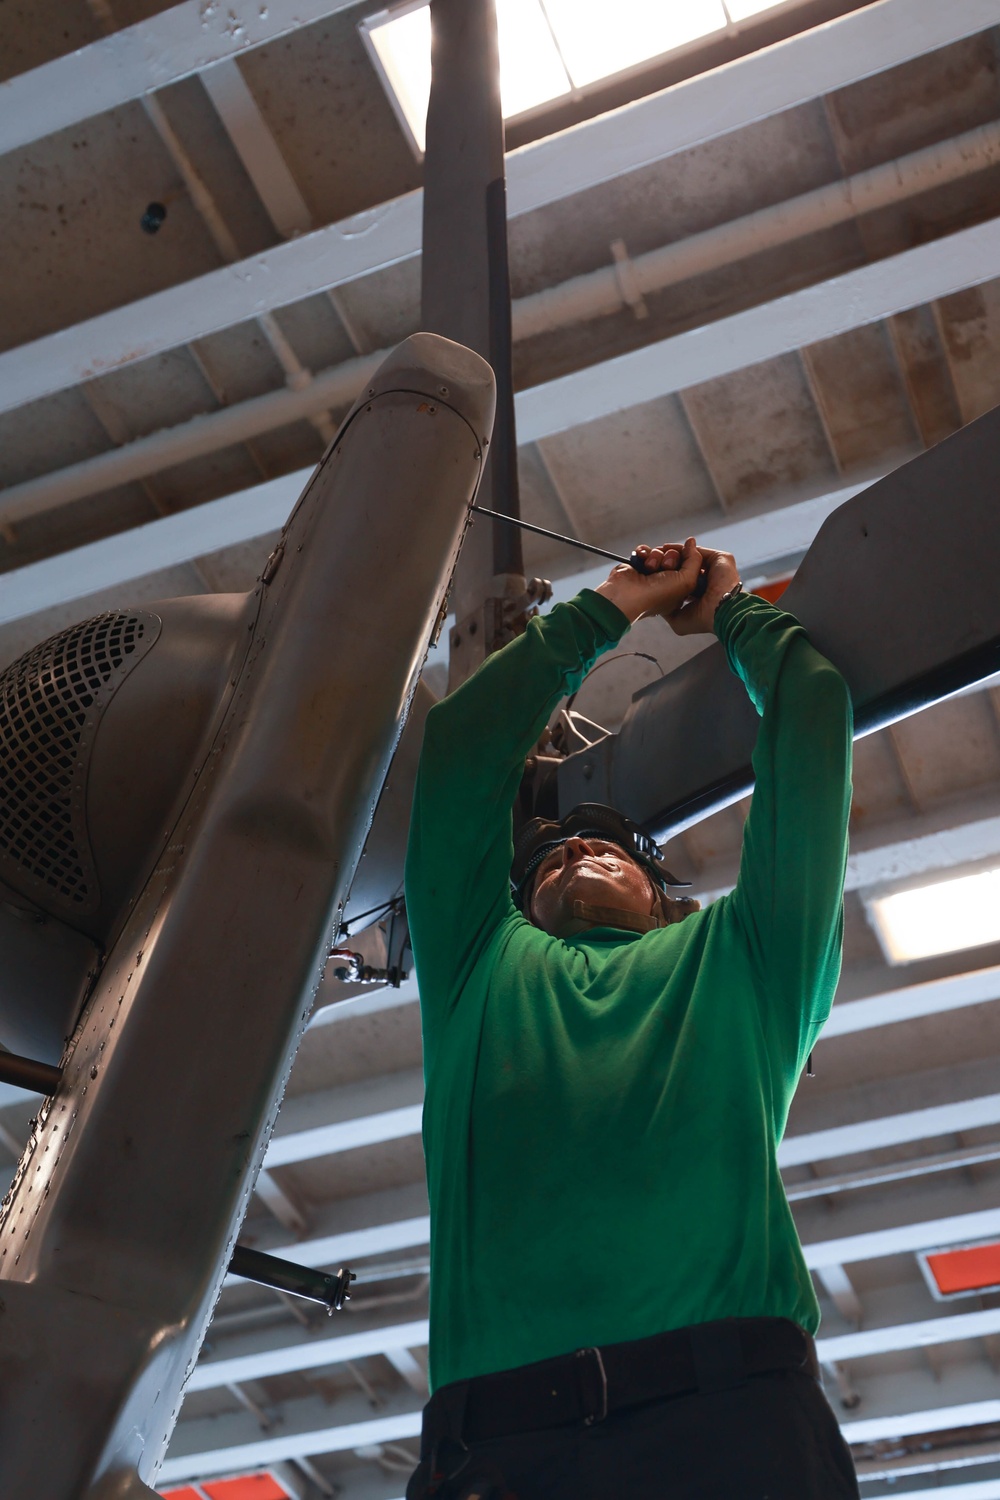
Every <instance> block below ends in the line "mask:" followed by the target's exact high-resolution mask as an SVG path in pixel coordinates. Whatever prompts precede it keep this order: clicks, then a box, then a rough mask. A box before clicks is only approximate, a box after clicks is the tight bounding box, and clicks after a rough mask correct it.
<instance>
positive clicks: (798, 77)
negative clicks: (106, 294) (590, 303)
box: [0, 0, 998, 213]
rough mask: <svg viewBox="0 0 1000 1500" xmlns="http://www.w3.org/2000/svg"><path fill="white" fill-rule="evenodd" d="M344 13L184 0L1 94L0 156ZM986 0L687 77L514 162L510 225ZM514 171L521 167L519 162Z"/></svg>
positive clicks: (967, 14) (858, 67)
mask: <svg viewBox="0 0 1000 1500" xmlns="http://www.w3.org/2000/svg"><path fill="white" fill-rule="evenodd" d="M355 3H356V0H269V4H268V5H266V6H264V5H261V4H259V3H258V0H228V3H227V4H226V6H225V7H222V6H215V5H205V4H204V3H203V0H186V3H185V4H182V5H175V6H173V7H172V8H171V9H170V10H167V11H163V12H161V13H160V14H159V15H157V16H154V17H152V18H150V19H149V20H147V21H141V22H139V23H138V24H137V25H135V26H130V27H127V28H125V29H124V30H122V31H118V32H115V33H114V34H113V35H111V36H108V37H104V38H102V39H101V40H100V41H97V42H95V43H93V44H92V45H91V46H89V47H84V48H81V49H79V50H78V51H76V52H72V53H69V54H67V55H66V56H64V57H60V58H56V59H54V60H53V61H52V62H48V63H44V64H42V65H41V66H40V67H38V68H34V69H32V70H31V71H29V72H27V73H22V74H19V75H18V76H16V77H14V78H11V79H9V80H7V81H6V82H5V83H4V84H2V85H0V154H2V153H4V152H7V151H14V150H16V149H17V148H18V147H20V146H25V145H28V144H30V143H31V142H32V141H35V140H39V139H41V138H42V137H44V136H46V135H51V134H53V133H54V132H55V131H57V130H64V129H66V128H67V127H68V126H71V125H75V124H79V123H80V122H81V121H82V120H86V119H89V118H90V117H92V116H93V115H96V114H102V113H104V112H105V111H106V110H109V109H114V108H115V107H117V106H119V105H122V104H127V103H128V102H130V101H131V100H133V99H138V98H141V97H142V95H144V94H148V93H150V92H152V91H154V90H156V89H161V88H165V87H166V86H167V85H169V84H171V83H176V82H179V81H180V80H181V79H183V78H188V77H190V76H191V74H192V73H204V72H205V71H206V70H207V69H211V68H212V67H213V65H214V64H216V63H222V62H225V61H228V60H232V59H234V58H236V57H238V56H239V55H240V54H241V53H243V52H245V51H247V50H248V49H249V48H251V47H257V46H260V45H262V44H263V43H266V42H270V41H273V40H275V39H276V38H277V37H281V36H284V35H287V34H288V32H290V31H293V30H297V29H299V28H300V27H302V26H306V25H309V24H310V23H311V22H314V21H318V20H322V19H324V18H325V17H327V16H331V15H336V14H337V13H338V12H339V11H342V10H345V9H348V8H349V7H350V6H351V5H353V4H355ZM997 19H998V18H997V14H996V8H995V5H994V4H993V3H992V0H949V4H948V5H945V6H943V5H941V4H940V3H939V0H880V3H877V4H873V5H869V6H866V7H865V8H864V9H862V10H860V11H856V12H853V13H851V14H849V15H846V16H842V17H840V18H839V19H837V20H835V21H832V22H829V23H828V24H827V25H825V26H823V27H819V28H816V29H814V30H813V31H807V32H804V33H802V34H801V35H798V36H794V37H790V38H789V39H788V40H787V41H785V42H782V43H780V44H778V45H777V46H774V47H768V48H765V49H763V50H762V51H759V52H754V53H752V54H750V55H749V56H747V57H743V58H739V59H737V60H736V61H735V62H732V63H730V64H728V65H727V66H726V67H723V68H717V69H714V70H713V71H712V72H710V73H705V74H701V75H699V76H698V77H695V78H690V79H687V80H685V81H684V82H682V83H679V84H677V85H675V86H674V87H672V88H669V89H666V90H664V91H663V92H661V93H659V94H656V95H653V96H652V97H650V98H647V99H642V100H639V101H637V102H636V103H635V104H632V105H626V106H625V107H624V108H622V109H618V110H615V111H613V112H612V113H610V114H608V115H605V116H602V117H601V118H600V119H599V120H597V121H588V122H587V123H585V124H584V125H579V126H576V127H574V128H573V129H571V130H567V131H563V132H562V133H561V134H560V135H558V136H555V137H550V138H549V139H548V140H547V141H546V142H545V149H540V148H539V146H538V145H533V146H530V147H526V148H522V150H521V151H519V152H515V153H513V154H512V160H511V165H510V166H509V167H508V175H509V177H510V179H511V197H512V202H513V211H514V212H515V213H527V212H529V211H530V210H531V209H533V208H537V207H539V206H541V205H542V204H544V203H547V202H551V201H553V198H554V197H567V196H569V195H570V194H573V193H578V192H581V191H583V190H585V189H586V188H588V187H592V186H594V184H595V183H598V182H605V181H608V180H609V179H610V178H612V177H618V176H620V175H621V174H622V173H624V172H629V171H634V170H636V169H637V168H638V167H642V166H646V165H648V164H650V163H651V162H654V161H660V160H662V159H663V158H664V157H666V156H671V155H674V154H676V153H677V152H679V151H685V150H689V149H690V148H691V147H693V146H697V145H700V144H701V143H702V142H704V141H708V140H713V139H715V138H716V137H717V136H720V135H725V134H727V133H728V132H729V131H732V130H739V129H741V128H742V127H744V126H746V125H749V124H751V123H752V122H753V121H755V120H760V119H764V118H766V117H767V116H769V115H774V114H780V113H781V112H782V111H783V110H787V109H792V108H794V107H795V106H796V105H798V104H803V103H805V102H807V101H808V100H810V99H815V98H818V97H819V96H820V95H822V94H826V93H829V92H830V91H831V90H834V89H840V88H843V87H845V85H847V84H850V83H854V82H856V81H858V80H859V79H861V78H868V77H871V76H872V75H873V74H876V73H880V72H884V71H885V70H886V69H888V68H894V67H898V66H899V65H900V64H901V63H905V62H908V61H910V60H911V59H912V58H915V57H920V56H922V55H923V54H925V53H927V52H933V51H935V50H937V49H938V48H940V47H947V46H949V45H950V44H951V43H953V42H957V41H960V40H962V38H964V37H967V36H973V35H975V33H976V32H978V31H983V30H985V29H986V28H987V27H989V26H993V25H995V24H996V22H997ZM522 161H523V162H525V165H524V166H523V167H522V166H520V163H521V162H522Z"/></svg>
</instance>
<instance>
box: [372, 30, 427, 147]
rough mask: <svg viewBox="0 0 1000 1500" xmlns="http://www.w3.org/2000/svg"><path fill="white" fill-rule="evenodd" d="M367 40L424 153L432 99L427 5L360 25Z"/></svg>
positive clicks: (404, 120)
mask: <svg viewBox="0 0 1000 1500" xmlns="http://www.w3.org/2000/svg"><path fill="white" fill-rule="evenodd" d="M361 35H362V36H363V37H364V39H365V40H366V42H367V43H368V45H369V47H370V48H371V50H372V52H373V53H374V56H375V60H376V62H377V63H378V66H379V68H380V70H381V73H382V76H383V78H384V79H385V82H386V83H387V84H388V91H389V99H390V101H391V102H392V104H393V105H394V107H395V110H396V114H397V116H398V117H399V121H400V124H401V125H402V126H403V128H404V130H405V131H406V132H407V134H408V135H409V136H410V138H411V139H412V141H413V143H414V145H415V146H416V147H417V150H418V151H420V152H421V153H423V149H424V143H425V140H426V126H427V101H428V100H429V99H430V96H431V13H430V8H429V6H427V5H419V6H417V7H416V8H415V9H410V10H404V11H392V12H390V11H382V12H381V13H380V14H379V15H377V16H372V17H370V18H369V19H368V20H367V21H363V22H362V23H361Z"/></svg>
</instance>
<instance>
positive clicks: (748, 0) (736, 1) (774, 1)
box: [726, 0, 784, 21]
mask: <svg viewBox="0 0 1000 1500" xmlns="http://www.w3.org/2000/svg"><path fill="white" fill-rule="evenodd" d="M782 4H784V0H726V9H727V10H728V12H729V15H730V18H731V19H732V20H733V21H745V20H746V19H747V17H748V16H759V15H760V14H761V13H762V12H763V11H765V10H777V8H778V6H779V5H782Z"/></svg>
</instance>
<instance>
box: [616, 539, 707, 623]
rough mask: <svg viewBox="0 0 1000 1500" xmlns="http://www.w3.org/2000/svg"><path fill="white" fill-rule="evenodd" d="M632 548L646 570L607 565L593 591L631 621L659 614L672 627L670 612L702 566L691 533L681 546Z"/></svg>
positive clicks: (690, 587) (680, 602)
mask: <svg viewBox="0 0 1000 1500" xmlns="http://www.w3.org/2000/svg"><path fill="white" fill-rule="evenodd" d="M636 551H637V552H639V553H641V554H642V557H643V560H644V563H645V567H646V572H645V573H638V572H637V571H636V570H635V568H630V567H628V566H626V565H625V564H624V563H620V564H619V565H618V567H617V568H612V569H611V572H610V573H609V574H608V576H607V578H606V579H605V580H604V582H603V583H602V584H601V585H600V586H599V588H598V589H597V593H599V594H603V595H604V597H605V598H606V599H610V600H611V602H612V604H616V605H617V606H618V608H619V609H620V610H621V612H622V614H623V615H626V616H627V617H628V619H629V620H630V621H631V622H632V623H633V624H634V623H635V621H636V620H638V619H639V618H640V617H641V616H642V615H662V616H663V618H664V619H665V620H668V621H669V622H670V624H671V625H672V626H673V628H674V629H676V628H677V627H676V626H675V625H674V616H675V614H676V612H677V611H678V610H679V609H680V608H681V607H682V606H683V605H684V601H685V600H686V599H687V598H688V597H689V595H690V594H691V592H692V590H693V589H694V586H695V584H696V583H697V582H698V575H699V574H700V572H701V568H702V557H701V553H700V552H699V551H698V548H697V546H696V545H695V540H694V537H693V536H689V537H688V539H687V541H686V542H685V543H684V545H683V546H681V545H680V544H679V543H677V542H663V543H661V545H660V546H659V547H647V546H645V545H643V546H641V547H637V548H636ZM734 581H735V580H734ZM730 586H731V585H730ZM721 593H725V589H723V590H722V591H721ZM721 593H720V597H721ZM709 629H711V624H710V625H709Z"/></svg>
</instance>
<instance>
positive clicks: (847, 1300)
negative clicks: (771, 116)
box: [816, 1265, 863, 1328]
mask: <svg viewBox="0 0 1000 1500" xmlns="http://www.w3.org/2000/svg"><path fill="white" fill-rule="evenodd" d="M816 1276H817V1279H818V1280H819V1282H820V1285H821V1286H822V1287H823V1290H824V1291H825V1292H826V1294H827V1296H828V1297H829V1298H830V1301H831V1302H832V1303H833V1305H834V1307H835V1308H836V1309H837V1311H838V1312H839V1313H840V1316H841V1317H842V1318H843V1319H844V1320H845V1322H847V1323H853V1324H854V1326H855V1328H860V1327H861V1320H862V1317H863V1309H862V1307H861V1299H860V1298H859V1297H858V1294H857V1292H856V1291H855V1289H854V1283H853V1282H852V1281H851V1278H850V1277H849V1276H848V1274H847V1272H846V1271H845V1270H844V1267H843V1266H836V1265H833V1266H817V1268H816Z"/></svg>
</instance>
